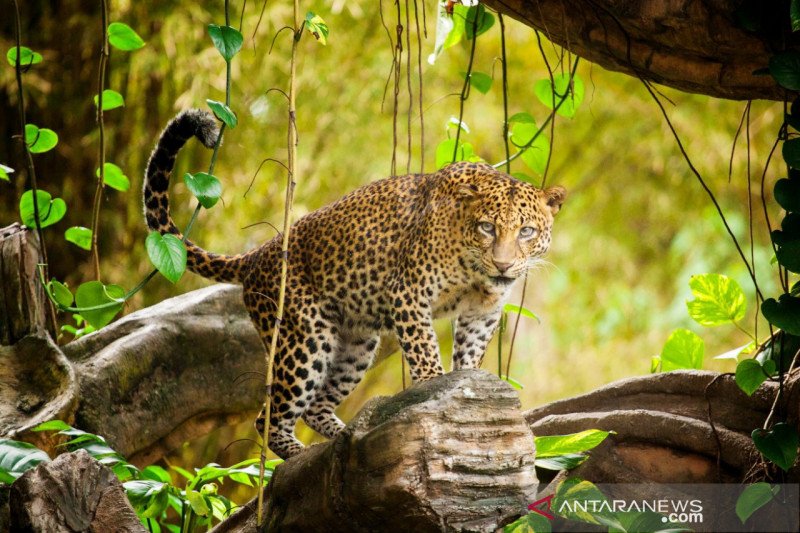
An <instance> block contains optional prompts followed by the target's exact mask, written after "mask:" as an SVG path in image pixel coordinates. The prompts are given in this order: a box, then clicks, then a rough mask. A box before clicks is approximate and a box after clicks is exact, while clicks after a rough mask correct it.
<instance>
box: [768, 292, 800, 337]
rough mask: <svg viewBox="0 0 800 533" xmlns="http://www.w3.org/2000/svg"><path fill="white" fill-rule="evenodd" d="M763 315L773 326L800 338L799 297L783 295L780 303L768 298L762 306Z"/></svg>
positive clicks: (779, 300) (779, 299)
mask: <svg viewBox="0 0 800 533" xmlns="http://www.w3.org/2000/svg"><path fill="white" fill-rule="evenodd" d="M761 313H762V314H763V315H764V318H766V319H767V320H768V321H769V323H770V324H772V325H773V326H775V327H777V328H780V329H782V330H783V331H785V332H787V333H791V334H792V335H797V336H800V298H798V297H797V296H792V295H790V294H782V295H781V296H780V297H779V298H778V301H775V299H774V298H768V299H766V300H764V302H763V303H762V304H761Z"/></svg>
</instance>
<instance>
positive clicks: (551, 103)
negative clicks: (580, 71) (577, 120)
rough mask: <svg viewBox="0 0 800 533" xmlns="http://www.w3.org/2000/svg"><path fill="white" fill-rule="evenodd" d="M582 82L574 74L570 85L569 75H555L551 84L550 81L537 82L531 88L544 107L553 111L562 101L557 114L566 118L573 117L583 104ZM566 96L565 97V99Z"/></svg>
mask: <svg viewBox="0 0 800 533" xmlns="http://www.w3.org/2000/svg"><path fill="white" fill-rule="evenodd" d="M585 91H586V90H585V88H584V85H583V80H582V79H581V77H580V76H578V75H577V74H575V75H574V76H573V77H572V83H571V84H570V74H569V73H564V74H556V75H555V76H553V83H550V79H549V78H547V79H544V80H539V81H538V82H536V85H534V86H533V92H534V94H535V95H536V97H537V98H538V99H539V101H540V102H542V103H543V104H544V105H546V106H547V107H549V108H550V109H553V108H554V107H556V106H558V104H559V102H561V100H562V99H564V103H562V104H561V106H560V107H559V108H558V111H557V113H558V114H559V115H562V116H564V117H567V118H572V117H574V116H575V112H576V111H577V109H578V107H579V106H580V105H581V103H582V102H583V98H584V95H585ZM565 95H566V97H565Z"/></svg>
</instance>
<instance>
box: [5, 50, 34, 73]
mask: <svg viewBox="0 0 800 533" xmlns="http://www.w3.org/2000/svg"><path fill="white" fill-rule="evenodd" d="M6 59H7V60H8V64H9V65H11V66H12V67H16V66H17V47H16V46H12V47H11V48H9V49H8V52H6ZM19 59H20V61H19V65H20V66H21V67H23V68H25V67H30V66H31V65H35V64H37V63H41V62H42V54H39V53H37V52H34V51H33V50H31V49H30V48H28V47H27V46H20V47H19Z"/></svg>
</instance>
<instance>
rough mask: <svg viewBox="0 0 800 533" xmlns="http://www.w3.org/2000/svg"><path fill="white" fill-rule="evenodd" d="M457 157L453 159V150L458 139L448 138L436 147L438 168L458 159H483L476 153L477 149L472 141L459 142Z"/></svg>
mask: <svg viewBox="0 0 800 533" xmlns="http://www.w3.org/2000/svg"><path fill="white" fill-rule="evenodd" d="M459 145H460V146H459V147H458V151H457V152H456V158H455V159H453V151H454V150H455V146H456V140H455V139H446V140H444V141H442V142H440V143H439V146H437V147H436V168H437V169H439V168H442V167H443V166H445V165H449V164H450V163H455V162H456V161H481V158H480V157H478V156H476V155H475V151H474V150H473V148H472V145H471V144H470V143H459Z"/></svg>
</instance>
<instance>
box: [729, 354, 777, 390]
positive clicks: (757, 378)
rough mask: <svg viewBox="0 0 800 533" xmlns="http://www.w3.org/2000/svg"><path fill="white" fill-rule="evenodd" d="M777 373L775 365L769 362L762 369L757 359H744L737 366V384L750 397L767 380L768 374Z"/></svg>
mask: <svg viewBox="0 0 800 533" xmlns="http://www.w3.org/2000/svg"><path fill="white" fill-rule="evenodd" d="M770 370H771V371H772V372H774V371H775V363H774V362H773V361H771V360H768V361H767V362H766V364H765V365H764V366H763V367H762V366H761V363H759V362H758V361H756V360H755V359H744V360H742V361H740V362H739V364H738V365H736V384H737V385H739V388H740V389H742V390H743V391H744V393H745V394H747V395H748V396H752V394H753V393H754V392H755V391H756V389H758V387H760V386H761V384H762V383H764V382H765V381H766V380H767V377H768V374H771V373H772V372H770Z"/></svg>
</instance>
